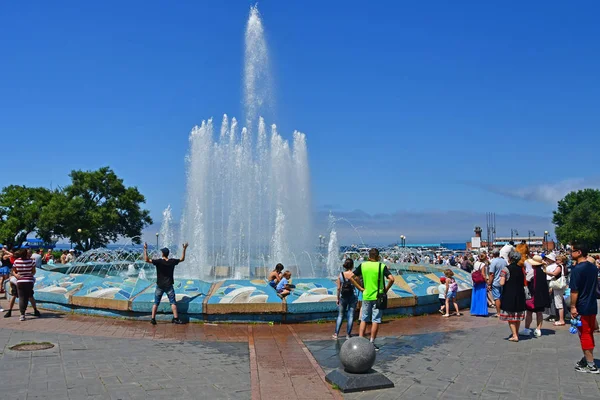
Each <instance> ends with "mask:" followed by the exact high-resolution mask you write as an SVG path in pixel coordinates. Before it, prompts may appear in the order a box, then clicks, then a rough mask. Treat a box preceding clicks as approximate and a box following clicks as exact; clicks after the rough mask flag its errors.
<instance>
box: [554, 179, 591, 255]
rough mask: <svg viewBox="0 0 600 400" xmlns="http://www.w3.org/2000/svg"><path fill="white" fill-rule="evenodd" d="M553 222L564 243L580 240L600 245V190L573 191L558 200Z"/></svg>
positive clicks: (558, 236) (557, 234)
mask: <svg viewBox="0 0 600 400" xmlns="http://www.w3.org/2000/svg"><path fill="white" fill-rule="evenodd" d="M552 222H553V223H554V224H555V225H556V229H555V231H556V237H557V239H558V240H559V241H560V242H562V243H571V242H573V241H579V242H584V243H587V244H588V245H589V246H590V247H591V248H599V247H600V190H596V189H584V190H579V191H576V192H571V193H569V194H567V195H566V196H565V198H564V199H562V200H560V201H559V202H558V208H557V209H556V211H554V216H553V218H552Z"/></svg>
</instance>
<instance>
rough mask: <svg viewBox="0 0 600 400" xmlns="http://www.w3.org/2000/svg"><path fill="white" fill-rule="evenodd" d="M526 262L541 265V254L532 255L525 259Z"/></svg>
mask: <svg viewBox="0 0 600 400" xmlns="http://www.w3.org/2000/svg"><path fill="white" fill-rule="evenodd" d="M527 262H528V263H529V264H531V265H534V266H537V265H542V264H543V263H544V259H543V258H542V256H533V258H530V259H529V260H527Z"/></svg>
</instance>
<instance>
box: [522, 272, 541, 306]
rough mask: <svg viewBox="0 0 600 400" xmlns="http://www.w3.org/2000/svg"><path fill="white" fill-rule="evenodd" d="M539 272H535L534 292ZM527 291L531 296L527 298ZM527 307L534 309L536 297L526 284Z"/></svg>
mask: <svg viewBox="0 0 600 400" xmlns="http://www.w3.org/2000/svg"><path fill="white" fill-rule="evenodd" d="M537 275H538V274H537V273H536V272H534V273H533V292H535V283H536V281H537ZM527 293H529V298H527ZM525 308H527V309H528V310H529V311H533V310H534V309H535V298H534V295H533V293H531V291H530V290H529V287H528V286H525Z"/></svg>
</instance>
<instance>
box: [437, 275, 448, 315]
mask: <svg viewBox="0 0 600 400" xmlns="http://www.w3.org/2000/svg"><path fill="white" fill-rule="evenodd" d="M438 293H439V294H438V298H439V300H440V310H439V311H440V314H445V313H446V277H445V276H442V277H441V278H440V285H439V286H438Z"/></svg>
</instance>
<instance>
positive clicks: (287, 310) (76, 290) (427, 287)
mask: <svg viewBox="0 0 600 400" xmlns="http://www.w3.org/2000/svg"><path fill="white" fill-rule="evenodd" d="M391 269H392V273H393V274H394V276H395V278H396V280H395V283H394V285H393V286H392V289H391V290H390V292H388V299H389V300H388V303H389V307H388V310H386V312H385V315H394V314H395V315H420V314H427V313H433V312H437V309H438V307H439V302H438V285H439V284H440V282H439V278H440V277H441V276H443V269H442V268H437V267H433V266H422V265H413V266H408V265H405V266H399V267H397V268H394V267H392V268H391ZM453 270H454V273H455V277H456V278H457V281H458V286H459V293H458V299H459V305H460V306H461V308H464V307H468V306H469V304H470V300H471V289H472V285H471V277H470V275H469V274H467V273H465V272H464V271H462V270H460V269H453ZM36 278H37V281H36V284H35V298H36V300H37V301H38V303H39V304H40V307H41V308H45V309H50V310H57V311H66V312H74V313H77V314H85V315H97V316H108V317H126V318H134V319H148V318H149V316H150V312H151V309H152V304H153V302H154V289H155V284H154V282H152V281H149V280H145V279H140V278H137V277H136V278H131V277H130V278H124V277H119V276H115V277H105V278H102V277H98V276H94V275H86V274H65V273H62V272H52V271H47V270H38V272H37V275H36ZM292 283H294V284H295V285H296V288H295V289H294V291H293V292H292V293H291V294H290V295H289V296H288V297H287V298H285V299H284V300H282V299H280V298H279V297H278V296H277V293H276V292H275V290H274V289H273V288H271V287H270V286H269V285H268V284H267V282H266V280H264V279H246V280H222V281H216V282H206V281H202V280H198V279H176V280H175V293H176V299H177V309H178V311H179V312H180V314H181V317H182V318H183V319H184V320H188V321H191V322H195V321H230V322H303V321H316V320H331V319H334V318H336V317H337V305H336V298H337V296H336V291H337V288H336V280H335V279H327V278H297V279H294V280H293V282H292ZM158 311H159V319H164V318H170V312H171V310H170V306H169V302H168V300H167V298H166V295H165V296H163V298H162V301H161V304H160V307H159V310H158Z"/></svg>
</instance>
